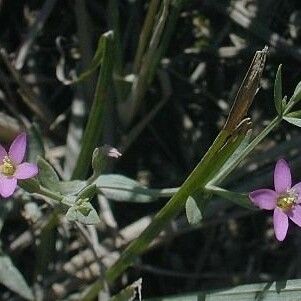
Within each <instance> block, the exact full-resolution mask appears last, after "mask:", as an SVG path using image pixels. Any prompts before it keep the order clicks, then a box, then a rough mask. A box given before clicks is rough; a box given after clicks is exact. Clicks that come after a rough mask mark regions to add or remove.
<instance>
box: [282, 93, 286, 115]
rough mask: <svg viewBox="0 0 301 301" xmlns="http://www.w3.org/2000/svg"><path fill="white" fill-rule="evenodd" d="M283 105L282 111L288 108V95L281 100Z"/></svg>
mask: <svg viewBox="0 0 301 301" xmlns="http://www.w3.org/2000/svg"><path fill="white" fill-rule="evenodd" d="M281 105H282V112H284V110H285V109H286V105H287V96H286V95H285V96H284V97H283V99H282V101H281Z"/></svg>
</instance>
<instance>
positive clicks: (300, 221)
mask: <svg viewBox="0 0 301 301" xmlns="http://www.w3.org/2000/svg"><path fill="white" fill-rule="evenodd" d="M288 216H289V218H290V219H291V220H292V221H293V222H294V223H295V224H296V225H298V226H299V227H301V206H300V205H297V206H295V207H294V208H293V209H292V210H291V211H290V212H289V213H288Z"/></svg>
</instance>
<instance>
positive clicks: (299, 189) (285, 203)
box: [249, 159, 301, 241]
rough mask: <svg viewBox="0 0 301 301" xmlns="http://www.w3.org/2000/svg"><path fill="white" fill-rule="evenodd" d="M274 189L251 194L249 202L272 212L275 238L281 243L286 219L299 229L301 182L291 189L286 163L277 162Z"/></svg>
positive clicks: (286, 226) (284, 232)
mask: <svg viewBox="0 0 301 301" xmlns="http://www.w3.org/2000/svg"><path fill="white" fill-rule="evenodd" d="M274 187H275V190H271V189H259V190H255V191H253V192H251V193H250V194H249V197H250V199H251V201H252V202H253V203H254V204H255V205H256V206H258V207H259V208H261V209H266V210H274V216H273V222H274V230H275V235H276V238H277V239H278V240H279V241H283V240H284V238H285V236H286V234H287V229H288V218H290V219H291V220H292V221H293V222H294V223H295V224H297V225H298V226H299V227H301V182H300V183H297V184H296V185H294V186H293V187H292V176H291V171H290V168H289V166H288V164H287V162H286V161H285V160H283V159H281V160H278V161H277V164H276V166H275V170H274Z"/></svg>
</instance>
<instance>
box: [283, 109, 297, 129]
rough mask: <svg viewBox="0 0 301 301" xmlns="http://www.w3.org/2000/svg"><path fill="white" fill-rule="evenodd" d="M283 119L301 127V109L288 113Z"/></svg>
mask: <svg viewBox="0 0 301 301" xmlns="http://www.w3.org/2000/svg"><path fill="white" fill-rule="evenodd" d="M283 119H284V120H286V121H287V122H289V123H291V124H293V125H296V126H298V127H301V110H300V111H295V112H291V113H289V114H286V115H285V116H284V117H283Z"/></svg>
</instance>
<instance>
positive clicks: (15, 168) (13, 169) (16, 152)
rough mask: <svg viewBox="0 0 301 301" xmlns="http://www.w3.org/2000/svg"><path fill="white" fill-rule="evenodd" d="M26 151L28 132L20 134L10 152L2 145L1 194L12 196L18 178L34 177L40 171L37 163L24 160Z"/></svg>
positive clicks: (0, 152) (0, 163) (0, 156)
mask: <svg viewBox="0 0 301 301" xmlns="http://www.w3.org/2000/svg"><path fill="white" fill-rule="evenodd" d="M25 151H26V134H25V133H22V134H20V135H18V136H17V137H16V138H15V140H14V141H13V142H12V144H11V146H10V148H9V151H8V153H7V152H6V150H5V149H4V148H3V147H2V146H1V145H0V194H1V196H2V197H5V198H7V197H9V196H11V195H12V194H13V193H14V191H15V189H16V186H17V180H24V179H28V178H32V177H34V176H35V175H36V174H37V173H38V167H37V165H35V164H32V163H28V162H23V163H22V161H23V159H24V156H25Z"/></svg>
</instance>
